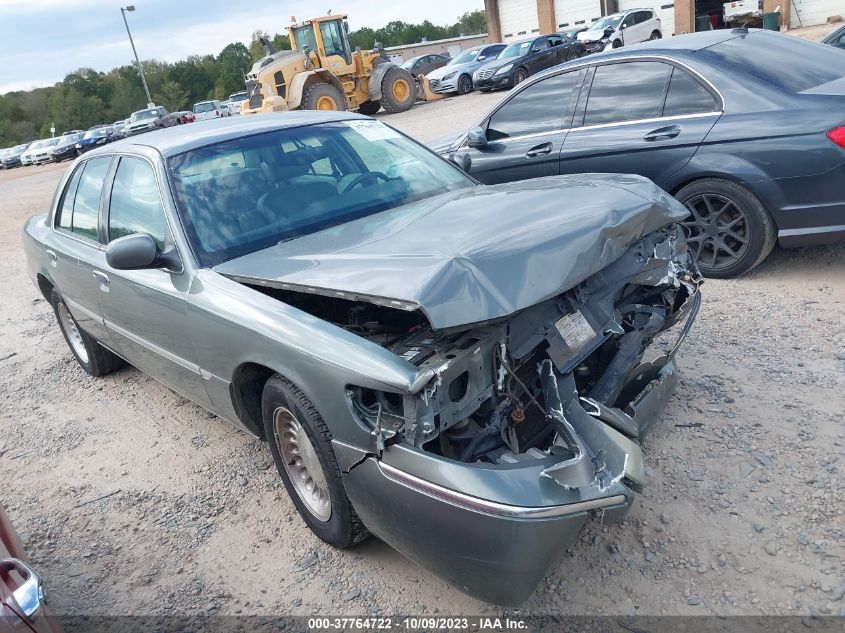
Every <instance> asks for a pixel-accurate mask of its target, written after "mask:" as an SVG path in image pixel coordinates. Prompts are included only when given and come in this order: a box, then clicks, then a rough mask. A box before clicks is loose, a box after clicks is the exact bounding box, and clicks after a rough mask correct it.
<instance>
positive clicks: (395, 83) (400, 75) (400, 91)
mask: <svg viewBox="0 0 845 633" xmlns="http://www.w3.org/2000/svg"><path fill="white" fill-rule="evenodd" d="M416 98H417V84H416V82H415V81H414V77H413V75H411V73H409V72H408V71H407V70H405V69H404V68H399V67H398V66H396V67H394V68H391V69H390V70H388V71H387V72H386V73H385V75H384V79H382V81H381V107H382V108H384V110H385V112H388V113H389V114H396V113H397V112H405V110H410V109H411V107H412V106H413V105H414V101H416Z"/></svg>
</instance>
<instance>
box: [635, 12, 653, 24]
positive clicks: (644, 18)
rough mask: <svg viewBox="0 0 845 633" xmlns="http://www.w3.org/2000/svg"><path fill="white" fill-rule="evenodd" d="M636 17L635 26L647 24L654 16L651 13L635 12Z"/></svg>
mask: <svg viewBox="0 0 845 633" xmlns="http://www.w3.org/2000/svg"><path fill="white" fill-rule="evenodd" d="M636 15H637V17H636V24H642V23H643V22H648V21H649V20H650V19H651V18H653V17H654V14H653V13H652V12H651V11H637V14H636Z"/></svg>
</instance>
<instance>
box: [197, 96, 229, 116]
mask: <svg viewBox="0 0 845 633" xmlns="http://www.w3.org/2000/svg"><path fill="white" fill-rule="evenodd" d="M193 112H194V116H195V117H196V120H197V121H206V120H208V119H219V118H220V117H223V116H231V115H230V113H229V108H227V107H226V106H225V105H223V104H222V103H221V102H219V101H217V100H216V99H215V100H212V101H200V102H199V103H195V104H194V108H193Z"/></svg>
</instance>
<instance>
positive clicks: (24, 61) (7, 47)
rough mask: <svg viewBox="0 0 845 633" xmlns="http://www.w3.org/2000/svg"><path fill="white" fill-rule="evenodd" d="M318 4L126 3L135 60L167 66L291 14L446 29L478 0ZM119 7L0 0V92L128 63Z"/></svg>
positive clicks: (274, 28) (283, 22)
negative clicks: (130, 9) (344, 16)
mask: <svg viewBox="0 0 845 633" xmlns="http://www.w3.org/2000/svg"><path fill="white" fill-rule="evenodd" d="M131 2H133V0H126V3H127V4H129V3H131ZM323 2H324V4H325V6H323V5H315V4H313V3H312V2H307V1H301V0H294V1H293V2H270V1H266V0H263V1H262V0H258V1H255V0H253V1H238V0H134V4H135V7H136V9H137V10H136V11H135V13H129V14H127V17H128V19H129V26H130V28H131V29H132V36H133V37H134V38H135V45H136V46H137V47H138V54H139V55H140V56H141V59H158V60H161V61H167V62H173V61H176V60H178V59H182V58H184V57H187V56H188V55H192V54H203V53H212V54H214V55H216V54H217V53H219V52H220V50H221V49H222V48H223V47H224V46H225V45H226V44H228V43H230V42H235V41H241V42H244V43H248V42H249V39H250V36H251V35H252V32H253V31H255V30H256V29H262V30H264V31H267V32H269V33H270V34H273V33H284V32H285V27H286V26H287V25H288V24H289V22H290V17H291V15H296V17H297V18H298V19H302V18H308V17H314V15H316V14H323V13H324V12H325V11H327V10H329V9H331V10H332V13H335V14H337V13H347V14H349V27H350V28H351V29H353V30H354V29H357V28H360V27H362V26H369V27H372V28H378V27H380V26H384V25H385V24H387V23H388V22H390V21H393V20H403V21H405V22H422V21H423V20H425V19H428V20H430V21H431V22H433V23H434V24H440V25H446V24H452V23H454V22H455V21H456V20H457V18H458V17H459V16H460V15H461V14H462V13H464V12H465V11H472V10H475V9H483V8H484V0H398V1H393V2H384V1H377V0H344V1H343V2H333V1H332V0H323ZM120 6H121V5H120V2H119V0H117V1H115V2H108V1H105V0H0V42H2V43H3V45H2V48H0V69H1V70H0V94H3V93H6V92H9V91H12V90H25V89H29V88H35V87H38V86H51V85H53V84H54V83H56V82H57V81H61V80H62V79H63V78H64V76H65V75H67V74H68V73H69V72H71V71H73V70H76V69H77V68H80V67H91V68H94V69H96V70H101V71H105V70H109V69H111V68H114V67H115V66H121V65H123V64H129V63H131V62H132V50H131V48H130V47H129V41H128V39H127V37H126V30H125V28H124V26H123V20H122V19H121V17H120ZM124 6H125V5H124ZM312 13H313V14H314V15H310V14H312Z"/></svg>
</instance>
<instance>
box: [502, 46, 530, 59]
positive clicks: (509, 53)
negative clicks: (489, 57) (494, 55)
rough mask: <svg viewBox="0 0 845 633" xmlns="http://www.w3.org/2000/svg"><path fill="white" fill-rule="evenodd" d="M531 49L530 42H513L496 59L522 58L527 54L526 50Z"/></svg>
mask: <svg viewBox="0 0 845 633" xmlns="http://www.w3.org/2000/svg"><path fill="white" fill-rule="evenodd" d="M530 48H531V42H514V43H513V44H509V45H508V46H507V47H505V50H503V51H502V52H501V54H500V55H499V57H498V59H508V58H511V57H522V56H523V55H527V54H528V49H530Z"/></svg>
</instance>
